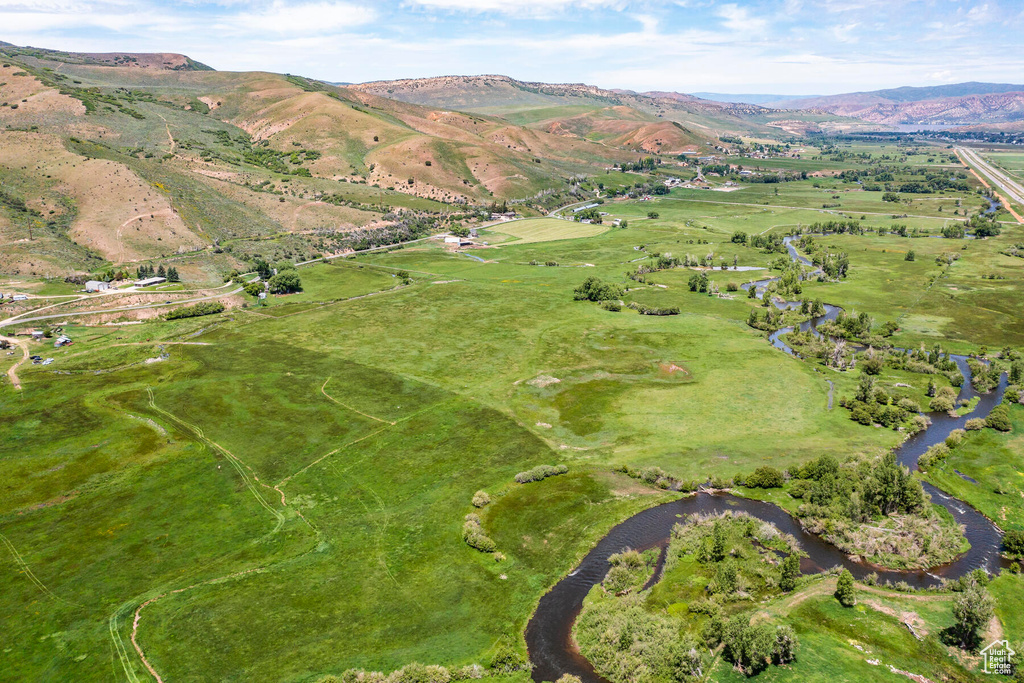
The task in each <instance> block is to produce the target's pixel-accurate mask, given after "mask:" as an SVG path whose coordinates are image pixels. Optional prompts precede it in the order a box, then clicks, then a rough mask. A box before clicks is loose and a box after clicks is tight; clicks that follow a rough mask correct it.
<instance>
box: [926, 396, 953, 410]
mask: <svg viewBox="0 0 1024 683" xmlns="http://www.w3.org/2000/svg"><path fill="white" fill-rule="evenodd" d="M953 408H954V405H953V399H951V398H949V397H948V396H943V395H939V396H936V397H935V398H933V399H932V400H931V401H929V403H928V410H930V411H932V412H933V413H948V412H949V411H951V410H953Z"/></svg>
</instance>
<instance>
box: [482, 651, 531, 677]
mask: <svg viewBox="0 0 1024 683" xmlns="http://www.w3.org/2000/svg"><path fill="white" fill-rule="evenodd" d="M527 666H528V665H527V663H526V658H525V657H523V656H522V655H521V654H519V652H517V651H516V650H515V649H514V648H513V647H512V646H511V645H509V644H507V643H502V644H501V645H499V646H498V649H497V650H495V652H494V657H492V658H491V669H493V670H494V671H497V672H500V673H506V674H510V673H512V672H514V671H520V670H522V669H525V668H527Z"/></svg>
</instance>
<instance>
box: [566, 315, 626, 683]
mask: <svg viewBox="0 0 1024 683" xmlns="http://www.w3.org/2000/svg"><path fill="white" fill-rule="evenodd" d="M601 308H603V309H604V310H606V311H611V312H613V313H618V312H619V311H621V310H622V304H620V303H619V302H618V301H612V300H610V299H609V300H608V301H602V302H601ZM568 675H569V674H566V676H568Z"/></svg>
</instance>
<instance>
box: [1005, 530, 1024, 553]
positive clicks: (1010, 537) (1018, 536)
mask: <svg viewBox="0 0 1024 683" xmlns="http://www.w3.org/2000/svg"><path fill="white" fill-rule="evenodd" d="M1003 547H1004V548H1006V552H1008V553H1010V554H1011V555H1018V556H1024V531H1007V532H1006V535H1005V536H1003Z"/></svg>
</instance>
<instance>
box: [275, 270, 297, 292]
mask: <svg viewBox="0 0 1024 683" xmlns="http://www.w3.org/2000/svg"><path fill="white" fill-rule="evenodd" d="M267 284H268V285H269V286H270V291H271V293H273V294H289V293H291V292H301V291H302V280H301V279H300V278H299V273H298V272H297V271H296V270H293V269H289V270H284V271H281V272H279V273H278V274H277V275H275V276H274V277H272V278H270V280H269V281H268V283H267Z"/></svg>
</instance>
